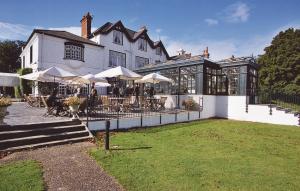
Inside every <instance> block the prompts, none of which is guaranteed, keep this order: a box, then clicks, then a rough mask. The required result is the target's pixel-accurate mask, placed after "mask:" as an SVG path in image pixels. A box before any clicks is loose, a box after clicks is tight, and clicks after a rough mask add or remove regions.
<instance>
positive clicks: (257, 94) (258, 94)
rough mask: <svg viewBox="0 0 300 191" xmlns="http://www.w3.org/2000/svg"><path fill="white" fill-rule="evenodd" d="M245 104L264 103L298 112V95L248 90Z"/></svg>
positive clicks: (299, 110) (299, 109)
mask: <svg viewBox="0 0 300 191" xmlns="http://www.w3.org/2000/svg"><path fill="white" fill-rule="evenodd" d="M247 104H265V105H269V106H270V107H276V108H278V109H284V110H286V111H291V112H298V113H299V112H300V95H289V94H284V93H278V92H273V91H271V90H266V91H262V90H256V91H253V90H249V91H248V100H247Z"/></svg>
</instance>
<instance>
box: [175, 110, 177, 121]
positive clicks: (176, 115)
mask: <svg viewBox="0 0 300 191" xmlns="http://www.w3.org/2000/svg"><path fill="white" fill-rule="evenodd" d="M175 122H177V110H175Z"/></svg>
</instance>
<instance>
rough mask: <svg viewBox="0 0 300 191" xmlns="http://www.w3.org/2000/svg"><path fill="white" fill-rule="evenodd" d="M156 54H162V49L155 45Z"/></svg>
mask: <svg viewBox="0 0 300 191" xmlns="http://www.w3.org/2000/svg"><path fill="white" fill-rule="evenodd" d="M156 55H160V56H161V55H162V50H161V47H157V48H156Z"/></svg>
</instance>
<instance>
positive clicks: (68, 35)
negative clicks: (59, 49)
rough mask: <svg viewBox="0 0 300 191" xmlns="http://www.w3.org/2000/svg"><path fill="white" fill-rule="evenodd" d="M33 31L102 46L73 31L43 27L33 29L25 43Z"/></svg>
mask: <svg viewBox="0 0 300 191" xmlns="http://www.w3.org/2000/svg"><path fill="white" fill-rule="evenodd" d="M35 33H39V34H45V35H48V36H53V37H57V38H62V39H66V40H69V41H71V42H76V43H84V44H89V45H93V46H99V47H103V46H102V45H99V44H97V43H96V42H94V41H91V40H89V39H86V38H83V37H81V36H77V35H75V34H73V33H70V32H67V31H58V30H44V29H34V30H33V32H32V33H31V35H30V37H29V38H28V40H27V42H26V45H27V43H28V42H29V41H30V39H31V38H32V37H33V35H34V34H35ZM26 45H25V46H26Z"/></svg>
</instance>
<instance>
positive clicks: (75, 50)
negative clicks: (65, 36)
mask: <svg viewBox="0 0 300 191" xmlns="http://www.w3.org/2000/svg"><path fill="white" fill-rule="evenodd" d="M65 59H70V60H79V61H84V46H83V45H81V44H77V43H72V42H66V43H65Z"/></svg>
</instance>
